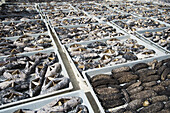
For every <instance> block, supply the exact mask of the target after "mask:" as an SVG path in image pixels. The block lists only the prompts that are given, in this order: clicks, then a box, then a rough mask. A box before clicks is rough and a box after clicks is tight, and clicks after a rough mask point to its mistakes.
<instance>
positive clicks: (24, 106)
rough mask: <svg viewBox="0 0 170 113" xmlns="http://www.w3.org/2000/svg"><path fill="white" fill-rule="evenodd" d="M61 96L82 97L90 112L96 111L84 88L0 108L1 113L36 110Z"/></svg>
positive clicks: (83, 103)
mask: <svg viewBox="0 0 170 113" xmlns="http://www.w3.org/2000/svg"><path fill="white" fill-rule="evenodd" d="M60 97H81V99H82V104H81V105H86V106H87V108H88V110H89V113H94V111H93V109H92V107H91V105H90V103H89V101H88V99H87V97H86V95H85V93H84V92H83V91H82V90H78V91H73V92H69V93H65V94H60V95H57V96H56V95H53V96H51V97H47V98H43V99H40V100H35V101H33V102H28V103H24V104H22V105H17V106H13V107H10V108H6V109H3V110H0V113H12V112H14V111H16V110H18V109H34V110H35V109H39V108H41V107H43V106H44V105H46V104H48V103H50V102H52V101H54V99H56V98H60ZM68 113H71V112H68Z"/></svg>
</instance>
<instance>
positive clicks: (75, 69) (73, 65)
mask: <svg viewBox="0 0 170 113" xmlns="http://www.w3.org/2000/svg"><path fill="white" fill-rule="evenodd" d="M114 38H117V39H119V40H126V39H129V38H130V39H135V40H137V43H138V44H141V45H144V46H145V47H146V48H148V49H149V48H152V49H153V50H154V51H155V52H156V55H155V56H154V57H151V58H152V59H153V58H156V57H161V56H164V55H166V51H165V50H162V49H160V48H158V47H155V46H153V45H152V44H147V43H145V42H144V41H142V40H140V39H138V38H136V37H135V36H133V35H130V36H120V37H114ZM107 40H109V39H102V40H93V41H87V42H78V43H71V44H67V45H63V46H62V48H63V51H64V52H65V54H66V56H67V58H68V60H69V62H70V64H71V67H72V69H73V72H74V73H75V75H76V76H78V77H80V78H81V79H82V80H83V81H84V78H83V77H82V73H83V72H84V71H82V72H80V71H79V70H78V68H77V66H76V65H75V63H74V61H73V59H72V57H71V56H70V53H69V51H68V49H69V48H70V46H71V45H73V44H81V45H87V44H90V43H92V42H96V41H99V42H105V41H107ZM145 59H150V58H144V59H142V60H145ZM138 61H140V60H136V61H127V62H125V63H122V64H114V65H126V64H129V63H131V62H138ZM105 67H109V65H106V66H105ZM105 67H102V68H100V69H103V68H105ZM95 69H97V68H93V69H89V70H95ZM86 71H87V70H86Z"/></svg>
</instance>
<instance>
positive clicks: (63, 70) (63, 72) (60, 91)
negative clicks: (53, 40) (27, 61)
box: [0, 48, 73, 112]
mask: <svg viewBox="0 0 170 113" xmlns="http://www.w3.org/2000/svg"><path fill="white" fill-rule="evenodd" d="M51 52H55V53H56V55H57V57H58V60H59V63H60V64H61V68H62V71H61V74H62V75H63V76H64V77H67V78H70V77H69V75H68V73H67V71H66V68H65V66H64V63H63V61H62V59H61V56H60V54H59V52H58V50H57V49H55V48H54V49H53V48H52V49H49V50H45V51H41V53H46V54H50V53H51ZM36 53H39V52H32V53H27V54H20V55H25V56H31V55H34V54H36ZM2 59H3V57H0V61H2ZM72 89H73V85H72V83H71V81H70V83H69V87H68V88H64V89H60V90H58V91H54V92H51V93H47V94H43V95H38V96H35V97H32V98H28V99H23V100H19V101H16V102H11V103H7V104H4V105H1V106H0V109H4V108H6V107H10V106H14V105H17V104H23V103H26V102H30V101H34V100H37V99H40V98H45V97H47V96H51V95H56V94H58V93H63V92H66V91H69V90H72ZM0 112H1V111H0Z"/></svg>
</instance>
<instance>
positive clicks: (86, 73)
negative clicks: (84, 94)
mask: <svg viewBox="0 0 170 113" xmlns="http://www.w3.org/2000/svg"><path fill="white" fill-rule="evenodd" d="M166 58H170V55H165V56H161V57H155V58H149V59H145V60H139V61H135V62H131V63H127V64H120V65H115V66H111V67H105V68H101V69H96V70H89V71H84V72H83V76H84V78H85V81H86V83H87V85H88V87H89V88H90V92H91V94H92V96H93V97H94V100H95V101H96V103H97V105H98V107H99V110H100V112H101V113H105V110H104V108H103V107H102V105H101V103H100V101H99V99H98V97H97V96H96V94H95V92H94V90H93V88H92V86H91V84H90V78H92V77H93V76H95V75H97V74H111V70H112V69H115V68H119V67H122V66H130V67H132V66H133V65H135V64H137V63H147V62H151V61H153V60H154V59H156V60H158V61H160V60H163V59H166ZM127 105H128V104H124V105H122V106H119V107H115V108H113V109H110V111H117V110H118V109H121V108H125V107H126V106H127ZM106 111H108V110H106Z"/></svg>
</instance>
